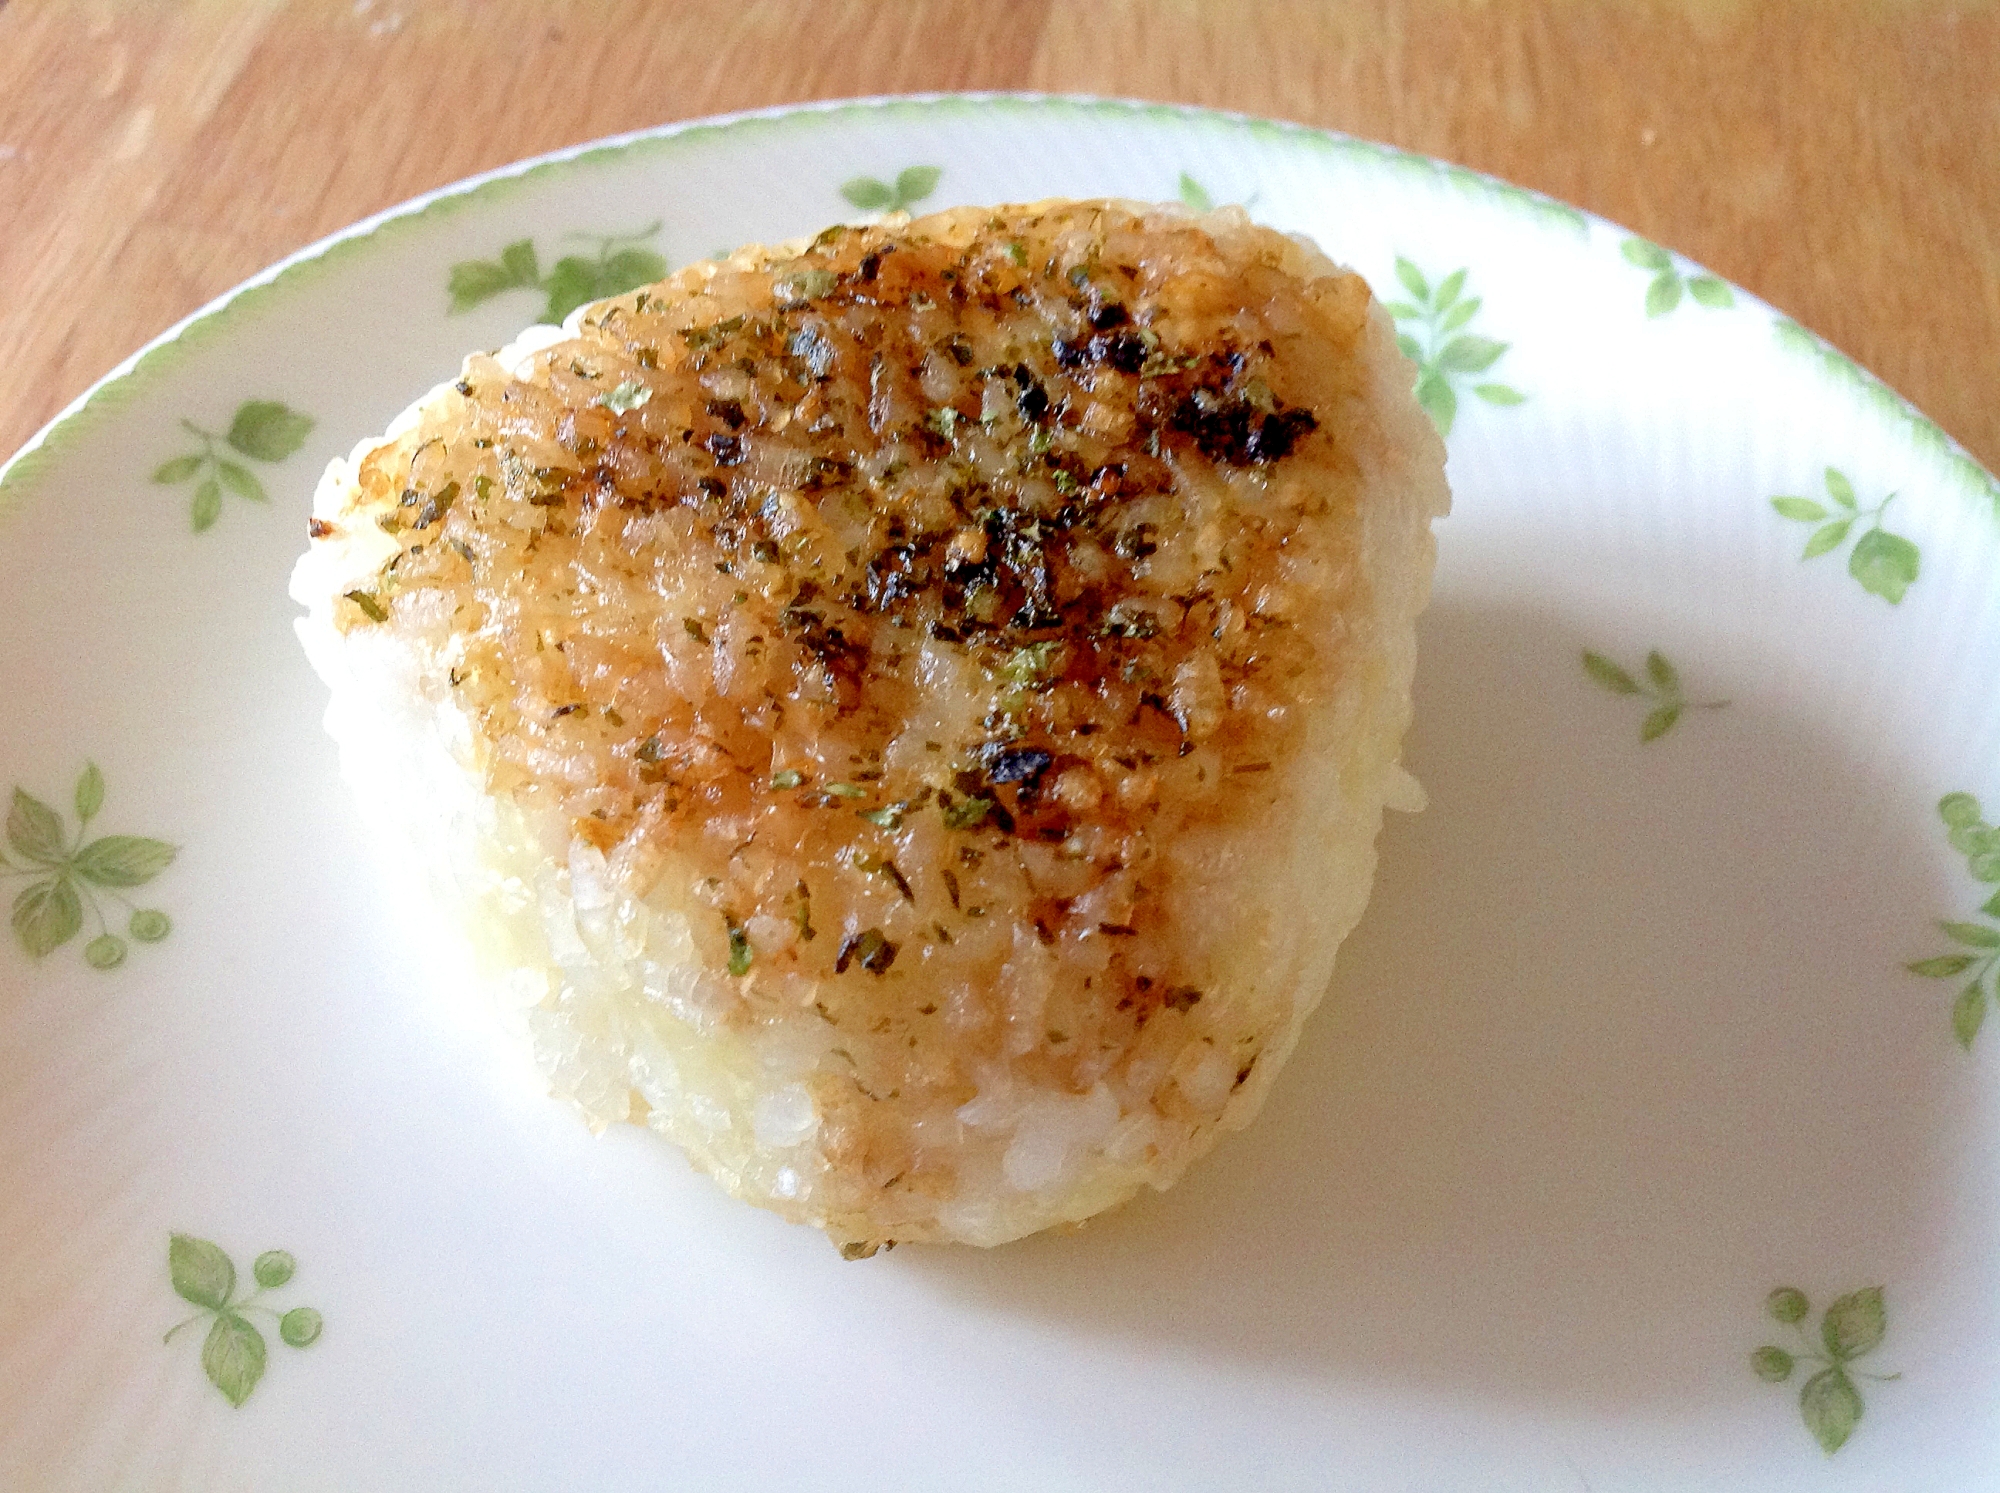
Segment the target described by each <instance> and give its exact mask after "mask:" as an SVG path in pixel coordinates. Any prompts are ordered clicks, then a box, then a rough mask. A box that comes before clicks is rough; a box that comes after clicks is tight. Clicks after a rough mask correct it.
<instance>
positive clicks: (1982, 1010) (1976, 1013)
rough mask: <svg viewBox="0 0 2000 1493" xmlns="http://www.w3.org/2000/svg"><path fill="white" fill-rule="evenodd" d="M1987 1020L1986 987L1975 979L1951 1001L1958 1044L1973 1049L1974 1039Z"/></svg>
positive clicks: (1953, 1028)
mask: <svg viewBox="0 0 2000 1493" xmlns="http://www.w3.org/2000/svg"><path fill="white" fill-rule="evenodd" d="M1985 1021H1986V987H1985V986H1984V985H1981V984H1980V983H1979V982H1978V981H1977V980H1975V981H1973V982H1972V983H1971V984H1970V985H1968V986H1966V987H1965V989H1963V990H1961V991H1960V992H1959V993H1958V999H1957V1000H1955V1001H1953V1002H1952V1003H1951V1032H1952V1035H1953V1036H1954V1037H1956V1038H1958V1045H1959V1046H1960V1047H1963V1048H1965V1049H1966V1050H1967V1051H1968V1052H1969V1051H1971V1050H1972V1039H1973V1038H1974V1037H1976V1036H1978V1035H1979V1028H1980V1027H1981V1025H1983V1024H1984V1023H1985Z"/></svg>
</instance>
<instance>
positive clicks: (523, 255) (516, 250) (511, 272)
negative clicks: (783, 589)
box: [500, 238, 542, 290]
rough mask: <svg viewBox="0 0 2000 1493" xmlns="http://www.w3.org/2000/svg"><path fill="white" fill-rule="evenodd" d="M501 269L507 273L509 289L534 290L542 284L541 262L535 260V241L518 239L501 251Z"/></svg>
mask: <svg viewBox="0 0 2000 1493" xmlns="http://www.w3.org/2000/svg"><path fill="white" fill-rule="evenodd" d="M500 268H501V270H503V271H504V272H505V273H506V276H507V287H506V288H508V289H512V288H513V287H515V286H521V287H524V288H526V289H530V290H532V289H533V288H534V287H535V286H537V285H539V284H541V283H542V266H541V262H540V261H539V260H537V259H536V258H535V241H534V240H533V239H526V238H521V239H516V240H514V242H513V243H511V244H509V245H508V246H507V247H506V248H504V249H502V250H501V251H500Z"/></svg>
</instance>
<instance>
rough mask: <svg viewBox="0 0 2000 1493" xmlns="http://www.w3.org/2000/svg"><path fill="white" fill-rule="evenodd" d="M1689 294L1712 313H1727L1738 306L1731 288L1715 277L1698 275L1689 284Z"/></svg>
mask: <svg viewBox="0 0 2000 1493" xmlns="http://www.w3.org/2000/svg"><path fill="white" fill-rule="evenodd" d="M1687 289H1688V294H1689V295H1691V296H1693V297H1694V298H1695V299H1696V300H1697V301H1699V302H1701V304H1702V305H1704V306H1706V307H1708V309H1709V310H1711V311H1726V310H1728V309H1729V308H1730V307H1731V306H1733V305H1735V304H1736V297H1735V296H1733V295H1731V294H1730V291H1729V287H1728V286H1727V285H1725V284H1724V283H1723V282H1722V281H1720V280H1718V279H1716V278H1715V276H1713V275H1696V276H1695V277H1694V278H1693V279H1692V280H1690V281H1688V283H1687Z"/></svg>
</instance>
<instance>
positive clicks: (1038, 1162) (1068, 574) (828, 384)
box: [292, 201, 1448, 1255]
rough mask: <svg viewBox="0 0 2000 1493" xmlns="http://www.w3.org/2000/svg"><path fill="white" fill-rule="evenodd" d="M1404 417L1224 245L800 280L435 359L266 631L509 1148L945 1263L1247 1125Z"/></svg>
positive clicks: (1000, 225)
mask: <svg viewBox="0 0 2000 1493" xmlns="http://www.w3.org/2000/svg"><path fill="white" fill-rule="evenodd" d="M1411 383H1412V369H1411V367H1410V365H1409V364H1408V362H1407V361H1406V360H1405V359H1404V358H1403V357H1402V355H1401V354H1400V353H1399V352H1398V351H1397V349H1396V343H1395V337H1394V333H1393V328H1392V324H1391V323H1390V321H1389V319H1388V318H1387V316H1386V315H1385V314H1384V313H1383V312H1382V311H1381V309H1380V308H1379V307H1377V306H1376V305H1375V304H1374V303H1373V301H1372V299H1371V297H1370V294H1369V291H1368V287H1367V286H1366V284H1365V283H1364V282H1363V281H1362V280H1361V279H1360V278H1359V277H1358V276H1356V275H1354V274H1352V273H1349V272H1346V271H1343V270H1341V269H1338V268H1337V267H1336V266H1334V265H1333V264H1332V263H1331V262H1329V261H1328V260H1327V259H1326V258H1325V257H1324V256H1323V255H1321V254H1320V253H1319V252H1318V251H1317V250H1316V249H1314V248H1313V247H1312V246H1311V245H1310V244H1308V243H1306V242H1305V241H1303V240H1302V239H1298V238H1291V237H1286V236H1283V235H1281V234H1278V233H1276V232H1273V231H1271V230H1269V229H1266V228H1261V227H1258V226H1256V225H1254V224H1253V223H1251V222H1250V221H1249V220H1248V219H1247V218H1246V217H1245V216H1244V215H1243V214H1242V213H1241V212H1240V211H1239V210H1236V209H1224V210H1222V211H1219V212H1215V213H1211V214H1207V215H1203V216H1196V215H1193V214H1190V213H1188V212H1186V211H1184V210H1182V209H1180V208H1178V207H1172V206H1150V205H1143V204H1136V203H1126V202H1114V201H1096V202H1045V203H1039V204H1035V205H1032V206H1025V207H1003V208H958V209H953V210H951V211H948V212H942V213H938V214H936V215H933V216H930V217H925V218H920V219H917V220H915V221H908V220H904V219H901V218H891V219H889V220H886V221H884V222H882V223H880V224H878V225H875V226H870V227H836V228H829V229H828V230H827V231H826V232H824V233H822V234H820V235H819V236H818V237H817V238H814V239H812V240H811V241H810V242H804V241H801V242H798V243H794V244H789V245H784V246H780V247H776V248H766V247H753V248H746V249H743V250H740V251H739V252H737V253H735V254H732V255H730V256H729V257H727V258H726V259H721V260H717V261H707V262H703V263H699V264H694V265H690V266H689V267H687V268H686V269H683V270H681V271H679V272H678V273H676V274H674V275H672V276H670V277H669V278H668V279H666V280H664V281H662V282H661V283H660V284H658V285H654V286H651V287H649V288H647V289H645V290H641V291H637V292H633V293H631V294H626V295H621V296H618V297H615V298H614V299H611V300H608V301H603V302H599V303H597V304H595V305H591V306H587V307H584V308H582V309H581V310H579V311H578V312H576V313H575V314H573V315H572V316H571V317H570V319H569V322H568V324H567V325H566V326H565V327H564V328H562V329H561V330H560V331H557V330H554V329H546V328H544V329H537V330H536V331H534V332H531V333H529V334H528V335H527V336H525V337H523V338H522V339H521V340H520V341H519V342H517V343H516V344H515V345H514V346H513V347H512V348H510V349H508V350H507V351H505V352H503V353H501V354H499V355H496V356H487V355H479V356H474V357H472V358H469V359H468V360H467V361H466V364H465V367H464V372H463V375H462V376H461V377H460V378H459V379H458V380H457V381H456V382H455V383H453V384H450V385H448V386H445V387H442V388H440V389H438V390H436V391H435V392H433V393H432V394H431V395H429V396H428V397H426V398H425V399H424V400H422V401H421V402H420V403H419V404H418V405H416V406H415V407H414V408H413V409H411V410H410V411H409V412H407V413H406V414H405V415H404V416H402V417H401V418H400V419H398V420H397V421H396V422H395V424H394V425H393V426H392V428H391V429H390V431H389V433H388V435H387V436H386V437H383V438H377V439H374V440H370V441H366V442H364V443H363V444H362V445H361V446H360V447H359V448H357V450H356V452H355V454H354V455H353V457H352V458H350V459H349V460H346V461H337V462H335V463H334V464H333V465H332V466H331V467H330V468H329V470H328V472H327V475H326V478H325V480H324V481H323V482H322V484H321V486H320V489H319V492H318V496H317V499H316V502H315V508H314V516H313V519H312V535H313V540H312V544H311V546H310V549H309V552H308V553H307V555H306V556H305V558H304V559H303V560H302V561H301V562H300V564H299V566H298V569H297V572H296V574H295V577H294V580H293V588H292V589H293V594H294V596H295V597H296V598H297V599H298V600H299V601H300V602H301V603H302V604H303V605H304V606H305V607H306V608H307V609H308V613H309V615H308V616H307V617H306V618H305V619H303V620H302V621H301V622H300V623H299V631H300V635H301V637H302V639H303V640H304V642H305V645H306V648H307V650H308V652H309V653H310V655H311V658H312V661H313V663H314V664H315V666H316V667H317V668H318V670H319V672H320V673H321V674H322V675H323V676H324V677H325V679H326V681H327V682H328V683H329V684H330V685H331V686H332V690H333V701H332V705H331V707H330V709H329V712H328V717H327V719H328V725H329V728H330V730H331V731H332V732H333V734H334V736H335V737H336V738H337V739H338V741H339V743H340V745H341V748H342V757H343V767H344V770H345V772H346V774H347V776H348V777H349V778H350V780H351V781H352V783H353V785H354V787H355V788H356V790H357V791H358V793H359V796H360V798H361V801H362V803H363V805H364V808H365V809H366V810H367V812H368V813H369V814H370V816H371V817H372V819H373V821H374V822H375V824H376V825H377V826H378V827H379V829H380V831H381V833H382V835H383V836H384V838H385V839H387V840H389V841H390V843H395V844H401V845H406V846H408V847H410V849H411V850H412V851H413V852H414V853H415V854H416V855H417V856H418V857H419V858H420V860H421V862H422V863H423V864H424V865H425V866H426V867H427V868H428V870H429V872H430V874H431V880H432V881H433V883H434V884H435V887H436V890H437V892H438V895H439V896H440V898H441V899H442V901H443V903H444V904H445V905H446V906H447V907H448V908H449V909H450V910H451V911H452V912H453V913H454V914H455V917H456V921H457V922H458V923H460V924H461V925H462V926H463V928H464V931H465V934H466V936H467V937H468V939H469V941H470V945H471V948H472V950H473V951H474V952H475V954H476V955H477V958H478V960H479V963H480V965H481V966H482V968H483V970H484V971H485V973H486V975H487V977H488V978H489V980H490V982H491V984H492V985H493V987H494V989H495V990H496V991H497V992H498V993H499V994H500V996H501V998H502V1000H503V1001H504V1002H505V1003H506V1004H507V1005H508V1006H510V1007H512V1008H514V1009H516V1010H518V1011H521V1012H524V1013H525V1024H526V1026H527V1028H528V1030H529V1031H530V1033H531V1034H532V1039H533V1043H534V1048H535V1052H536V1055H537V1057H538V1059H539V1062H540V1064H541V1066H542V1067H543V1069H544V1070H545V1071H546V1072H547V1074H548V1077H549V1079H550V1081H551V1083H552V1084H553V1085H554V1087H555V1089H556V1091H557V1092H558V1093H560V1094H562V1095H565V1096H567V1097H568V1098H569V1099H571V1100H573V1101H574V1102H575V1103H576V1104H577V1105H579V1106H581V1108H582V1109H583V1110H584V1112H585V1113H586V1114H587V1115H588V1116H589V1117H590V1118H591V1120H592V1121H593V1123H594V1124H597V1125H600V1126H601V1125H605V1124H609V1123H613V1122H618V1121H631V1122H634V1123H638V1124H644V1125H648V1126H650V1127H651V1128H653V1129H654V1130H657V1131H658V1132H660V1133H661V1134H662V1135H665V1136H667V1137H669V1138H670V1139H672V1140H673V1141H675V1142H676V1143H678V1144H679V1145H680V1146H681V1147H682V1148H683V1149H684V1150H685V1151H686V1153H687V1154H688V1155H689V1156H690V1157H691V1158H692V1159H693V1160H694V1162H695V1163H696V1164H697V1165H699V1166H700V1167H701V1168H702V1169H703V1170H705V1171H707V1172H708V1173H709V1174H710V1175H712V1176H713V1177H714V1178H715V1179H716V1180H717V1181H719V1182H721V1183H722V1185H723V1186H725V1187H726V1188H728V1189H729V1190H730V1191H731V1192H732V1193H735V1194H736V1195H737V1196H739V1197H743V1198H746V1199H748V1200H749V1201H752V1202H755V1203H758V1204H761V1205H763V1206H765V1207H768V1208H772V1209H775V1210H776V1211H778V1212H779V1213H782V1214H783V1215H784V1216H786V1217H787V1218H790V1219H794V1220H797V1221H799V1222H803V1223H810V1224H812V1225H814V1226H816V1227H818V1228H820V1229H823V1230H825V1231H826V1233H827V1234H828V1235H829V1236H831V1238H832V1239H833V1240H834V1241H835V1242H836V1243H838V1244H839V1245H841V1246H842V1248H843V1250H844V1252H846V1253H848V1254H850V1255H860V1254H867V1253H871V1252H873V1250H874V1249H876V1248H878V1247H880V1246H881V1245H883V1244H886V1243H891V1242H898V1241H920V1240H957V1241H963V1242H967V1243H972V1244H980V1245H991V1244H998V1243H1001V1242H1003V1241H1006V1240H1010V1239H1015V1238H1018V1237H1020V1236H1022V1235H1024V1234H1029V1233H1032V1232H1034V1231H1036V1230H1038V1229H1043V1228H1047V1227H1049V1226H1051V1225H1054V1224H1059V1223H1066V1222H1077V1221H1080V1220H1083V1219H1086V1218H1088V1217H1090V1216H1091V1215H1093V1214H1096V1213H1098V1212H1101V1211H1102V1210H1104V1209H1106V1208H1110V1207H1112V1206H1115V1205H1116V1204H1118V1203H1120V1202H1122V1201H1124V1200H1125V1199H1127V1198H1129V1197H1131V1196H1132V1195H1133V1194H1134V1193H1135V1192H1137V1191H1138V1189H1139V1188H1140V1187H1141V1186H1145V1185H1151V1186H1153V1187H1156V1188H1165V1187H1167V1186H1169V1185H1170V1184H1172V1183H1173V1182H1174V1181H1175V1180H1176V1179H1177V1178H1178V1177H1179V1176H1180V1175H1181V1173H1182V1172H1183V1171H1184V1170H1185V1169H1186V1167H1187V1166H1188V1164H1189V1163H1190V1162H1191V1161H1193V1160H1194V1159H1195V1157H1197V1156H1198V1155H1200V1154H1201V1153H1203V1152H1204V1151H1206V1150H1207V1149H1208V1148H1209V1146H1211V1145H1212V1144H1213V1143H1214V1141H1215V1140H1216V1138H1217V1136H1218V1135H1219V1134H1220V1132H1222V1131H1223V1130H1227V1129H1234V1128H1237V1127H1240V1126H1242V1125H1244V1124H1246V1123H1248V1121H1249V1120H1250V1119H1251V1117H1252V1116H1253V1115H1254V1114H1255V1113H1256V1111H1257V1109H1258V1107H1259V1106H1260V1105H1261V1104H1262V1103H1263V1100H1264V1097H1265V1095H1266V1093H1267V1092H1268V1091H1269V1088H1270V1086H1271V1083H1272V1081H1273V1080H1274V1079H1275V1078H1276V1076H1277V1072H1278V1069H1279V1067H1280V1065H1281V1064H1282V1063H1283V1062H1284V1060H1285V1058H1286V1056H1287V1055H1288V1054H1289V1053H1290V1051H1291V1049H1292V1047H1293V1044H1294V1043H1295V1042H1296V1041H1297V1039H1298V1035H1299V1029H1300V1025H1301V1023H1302V1022H1303V1021H1304V1020H1305V1018H1306V1016H1307V1014H1308V1013H1309V1012H1310V1011H1311V1009H1312V1007H1313V1006H1314V1005H1315V1004H1316V1003H1317V1002H1318V1000H1319V998H1320V995H1321V993H1322V991H1323V990H1324V989H1325V988H1326V985H1327V982H1328V979H1329V976H1330V974H1331V971H1332V967H1333V959H1334V953H1335V950H1336V949H1337V948H1338V946H1339V944H1340V941H1341V939H1342V938H1343V937H1345V936H1346V934H1347V932H1348V931H1349V930H1350V929H1351V928H1352V927H1353V925H1354V923H1355V921H1356V920H1357V919H1358V918H1359V917H1360V915H1361V910H1362V907H1363V905H1364V904H1365V902H1366V901H1367V897H1368V891H1369V884H1370V881H1371V878H1372V875H1373V870H1374V858H1375V857H1374V841H1375V836H1376V833H1377V830H1378V828H1379V826H1380V822H1381V814H1382V810H1383V808H1384V807H1385V806H1398V807H1406V808H1411V807H1416V806H1417V805H1418V803H1419V802H1420V798H1419V796H1418V794H1417V790H1416V786H1415V784H1414V783H1413V782H1412V781H1411V780H1410V779H1409V778H1408V777H1407V776H1406V775H1405V774H1404V772H1403V771H1402V769H1401V768H1400V766H1399V765H1398V760H1397V758H1398V752H1399V748H1400V743H1401V740H1402V736H1403V731H1404V728H1405V725H1406V724H1407V721H1408V718H1409V713H1410V680H1411V672H1412V668H1413V664H1414V656H1415V635H1414V623H1415V619H1416V616H1417V613H1418V612H1419V611H1420V610H1421V608H1422V606H1423V604H1424V601H1425V598H1426V595H1427V592H1428V588H1429V578H1430V570H1431V563H1432V556H1433V544H1432V538H1431V521H1432V519H1433V518H1435V517H1437V516H1438V515H1440V514H1442V513H1443V512H1444V511H1445V509H1446V507H1447V504H1448V497H1447V492H1446V488H1445V482H1444V474H1443V449H1442V446H1441V444H1440V442H1439V440H1438V437H1437V435H1436V434H1435V432H1434V431H1433V429H1432V427H1431V425H1430V423H1429V421H1428V420H1427V419H1426V418H1425V416H1424V415H1423V414H1422V412H1421V410H1420V409H1419V408H1418V406H1417V404H1416V402H1415V400H1414V398H1413V396H1412V393H1411Z"/></svg>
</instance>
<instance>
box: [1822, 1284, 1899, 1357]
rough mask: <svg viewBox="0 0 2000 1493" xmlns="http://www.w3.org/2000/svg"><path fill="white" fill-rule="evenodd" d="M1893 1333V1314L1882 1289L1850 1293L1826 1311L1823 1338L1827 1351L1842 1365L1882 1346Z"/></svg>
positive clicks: (1823, 1320)
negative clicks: (1888, 1307)
mask: <svg viewBox="0 0 2000 1493" xmlns="http://www.w3.org/2000/svg"><path fill="white" fill-rule="evenodd" d="M1888 1330H1889V1314H1888V1309H1887V1307H1886V1305H1885V1304H1884V1302H1883V1300H1882V1288H1881V1287H1880V1286H1868V1287H1866V1288H1865V1289H1863V1290H1859V1291H1850V1292H1848V1293H1847V1294H1846V1295H1845V1296H1842V1297H1841V1298H1840V1299H1839V1300H1837V1301H1835V1302H1834V1303H1833V1305H1832V1306H1829V1307H1828V1308H1827V1309H1826V1316H1825V1317H1824V1318H1822V1319H1821V1321H1820V1337H1821V1339H1822V1340H1823V1341H1824V1342H1825V1343H1826V1351H1827V1352H1829V1353H1831V1354H1832V1355H1833V1356H1834V1357H1835V1358H1837V1359H1840V1360H1841V1361H1842V1362H1845V1361H1847V1360H1848V1359H1851V1358H1859V1357H1860V1356H1861V1355H1862V1354H1864V1353H1868V1352H1872V1351H1873V1350H1874V1349H1875V1348H1877V1347H1879V1346H1881V1343H1882V1336H1883V1334H1884V1333H1886V1332H1887V1331H1888Z"/></svg>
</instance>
